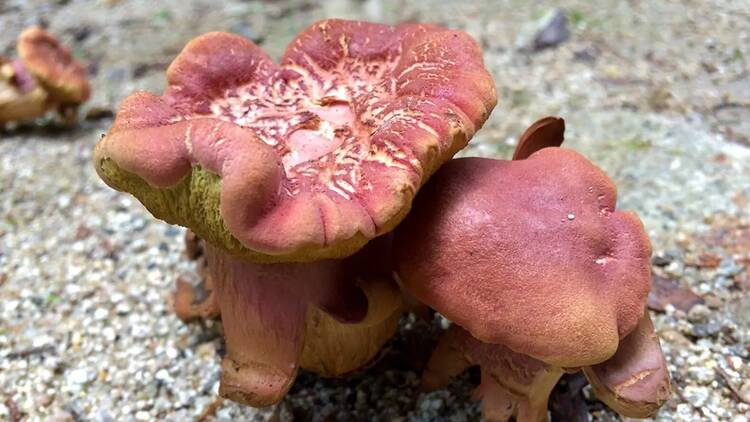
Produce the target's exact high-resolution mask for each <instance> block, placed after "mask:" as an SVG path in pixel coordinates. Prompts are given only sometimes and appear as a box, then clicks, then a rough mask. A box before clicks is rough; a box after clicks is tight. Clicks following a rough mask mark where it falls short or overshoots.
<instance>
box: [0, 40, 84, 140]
mask: <svg viewBox="0 0 750 422" xmlns="http://www.w3.org/2000/svg"><path fill="white" fill-rule="evenodd" d="M16 48H17V51H18V55H19V58H18V59H7V58H2V57H0V126H4V125H5V124H7V123H10V122H25V121H30V120H33V119H36V118H37V117H41V116H43V115H44V114H46V113H47V112H48V111H55V112H57V114H58V115H59V116H60V118H61V119H62V121H63V122H64V123H68V124H69V123H73V122H75V121H76V120H77V117H78V106H79V105H80V104H82V103H83V102H85V101H86V100H87V99H88V98H89V96H90V95H91V88H90V86H89V83H88V81H87V79H86V70H85V68H84V67H83V66H82V65H81V64H80V63H78V62H77V61H76V60H75V59H74V58H73V56H72V54H71V53H70V50H69V49H67V48H65V47H63V46H62V45H61V44H60V43H59V41H58V40H57V39H56V38H55V37H54V36H52V34H50V33H48V32H47V31H45V30H43V29H42V28H39V27H31V28H28V29H26V30H24V31H23V32H22V33H21V35H20V36H19V37H18V43H17V47H16Z"/></svg>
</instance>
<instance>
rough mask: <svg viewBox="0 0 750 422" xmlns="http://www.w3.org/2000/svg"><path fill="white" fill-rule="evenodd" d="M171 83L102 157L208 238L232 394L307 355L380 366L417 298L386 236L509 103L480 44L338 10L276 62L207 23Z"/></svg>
mask: <svg viewBox="0 0 750 422" xmlns="http://www.w3.org/2000/svg"><path fill="white" fill-rule="evenodd" d="M167 82H168V88H167V89H166V91H165V93H164V95H162V96H161V97H159V96H156V95H154V94H150V93H145V92H139V93H135V94H133V95H131V96H130V97H128V98H127V99H126V100H125V101H124V102H123V104H122V105H121V107H120V110H119V112H118V114H117V117H116V119H115V122H114V125H113V127H112V128H111V130H110V131H109V133H108V134H107V135H106V136H105V137H104V138H103V139H102V140H101V142H100V143H99V144H98V145H97V147H96V149H95V151H94V165H95V167H96V170H97V172H98V174H99V175H100V177H101V178H102V179H103V180H104V181H105V182H106V183H107V184H108V185H110V186H111V187H113V188H115V189H118V190H122V191H127V192H130V193H132V194H133V195H135V196H136V197H137V198H138V199H139V200H140V201H141V202H142V203H143V204H144V205H145V206H146V208H148V209H149V210H150V211H151V213H152V214H153V215H154V216H156V217H157V218H160V219H162V220H165V221H167V222H169V223H174V224H180V225H183V226H186V227H189V228H190V229H191V230H193V231H194V232H195V233H196V234H197V235H198V236H199V237H200V238H202V239H204V240H205V244H204V245H205V254H206V260H207V265H208V273H209V275H210V279H211V283H212V287H213V290H212V294H213V298H214V299H213V300H215V303H216V304H218V310H219V312H220V313H221V319H222V322H223V324H224V329H225V337H226V342H227V356H226V358H225V359H224V362H223V364H222V368H223V371H222V379H221V388H220V393H221V394H222V395H223V396H226V397H229V398H231V399H233V400H236V401H240V402H243V403H247V404H250V405H254V406H263V405H267V404H271V403H274V402H276V401H278V400H280V399H281V397H283V395H284V394H285V393H286V391H287V390H288V388H289V387H290V386H291V383H292V382H293V380H294V376H295V374H296V371H297V368H298V367H299V366H302V367H307V368H310V369H313V370H315V371H316V372H318V373H321V374H323V375H334V376H335V375H342V374H345V373H347V372H350V371H352V370H355V369H356V368H358V367H360V366H362V365H364V364H365V363H366V362H367V361H369V360H370V359H371V358H372V357H373V355H374V352H375V351H377V349H378V348H379V347H380V346H381V345H382V344H383V342H384V341H385V340H386V339H387V338H388V337H389V336H390V335H391V334H392V333H393V330H395V327H396V322H397V319H398V317H397V316H395V315H397V314H398V313H399V312H400V307H401V303H400V302H401V300H400V296H399V295H398V294H397V289H396V287H395V284H393V282H392V280H390V277H389V274H390V272H391V267H390V262H389V261H388V259H384V258H387V257H388V255H389V254H388V250H389V248H390V237H387V236H386V237H383V236H382V235H385V234H387V233H388V232H390V231H391V230H392V229H393V228H394V227H395V226H396V225H397V224H398V223H399V222H400V221H401V220H402V219H403V217H404V216H405V215H406V213H407V212H408V210H409V208H410V206H411V202H412V198H413V197H414V195H415V194H416V192H417V190H418V189H419V188H420V187H421V186H422V184H423V183H424V182H425V181H426V180H427V178H428V177H429V176H430V175H431V174H432V173H433V172H434V171H435V170H436V169H437V168H438V167H440V165H442V164H443V163H444V162H445V161H447V160H449V159H450V158H451V157H452V156H453V155H454V154H455V153H456V152H457V151H458V150H460V149H461V148H463V147H464V146H465V145H466V143H467V142H468V141H469V139H470V138H471V136H472V135H473V133H474V132H475V131H476V130H477V129H478V128H479V127H480V126H481V125H482V124H483V123H484V121H485V120H486V118H487V117H488V115H489V113H490V111H491V110H492V108H493V107H494V105H495V102H496V97H495V89H494V84H493V82H492V79H491V77H490V75H489V74H488V73H487V71H486V70H485V69H484V67H483V63H482V57H481V51H480V49H479V47H478V46H477V44H476V42H475V41H474V40H472V39H471V38H470V37H469V36H468V35H466V34H464V33H462V32H456V31H449V30H445V29H442V28H439V27H435V26H427V25H414V24H407V25H400V26H396V27H391V26H385V25H378V24H371V23H365V22H353V21H343V20H326V21H322V22H318V23H316V24H314V25H312V26H311V27H310V28H308V29H307V30H305V31H304V32H302V33H301V34H300V35H299V36H298V37H297V38H296V39H295V40H293V41H292V43H291V44H290V45H289V47H288V48H287V50H286V52H285V53H284V56H283V58H282V60H281V63H280V64H275V63H274V62H273V61H272V60H271V59H270V58H269V57H268V56H267V55H266V54H265V53H263V52H262V51H261V50H260V49H259V48H258V47H257V46H256V45H254V44H253V43H252V42H250V41H248V40H246V39H244V38H242V37H239V36H236V35H231V34H226V33H209V34H206V35H203V36H200V37H198V38H196V39H195V40H193V41H191V42H190V43H188V45H187V46H186V47H185V49H184V50H183V51H182V52H181V53H180V55H179V56H178V57H177V58H176V59H175V60H174V62H173V63H172V64H171V65H170V67H169V69H168V70H167ZM378 236H381V238H380V239H378V240H377V241H372V242H371V240H373V239H375V238H376V237H378ZM368 242H369V243H368ZM183 300H186V302H187V303H192V302H193V300H194V298H191V297H189V296H188V297H187V299H183Z"/></svg>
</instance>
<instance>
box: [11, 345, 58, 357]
mask: <svg viewBox="0 0 750 422" xmlns="http://www.w3.org/2000/svg"><path fill="white" fill-rule="evenodd" d="M54 351H55V348H54V347H53V346H52V345H50V344H48V345H46V346H38V347H31V348H28V349H24V350H19V351H17V352H10V353H8V359H21V358H25V357H29V356H33V355H41V354H44V353H47V352H54Z"/></svg>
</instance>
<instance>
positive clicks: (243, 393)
mask: <svg viewBox="0 0 750 422" xmlns="http://www.w3.org/2000/svg"><path fill="white" fill-rule="evenodd" d="M375 243H376V242H375ZM204 247H205V252H204V253H205V257H206V261H207V263H208V274H207V275H208V276H209V277H210V278H211V280H212V283H213V292H212V293H213V298H214V299H215V303H216V304H217V305H218V308H219V312H220V313H221V320H222V323H223V326H224V335H225V337H226V347H227V355H226V357H225V358H224V361H223V362H222V375H221V385H220V387H219V393H220V394H221V395H222V396H223V397H226V398H229V399H231V400H234V401H237V402H240V403H245V404H249V405H251V406H255V407H262V406H268V405H271V404H274V403H276V402H278V401H280V400H281V399H282V398H283V397H284V395H285V394H286V392H287V391H288V390H289V388H290V387H291V385H292V383H293V381H294V378H295V376H296V372H297V368H298V367H300V366H303V367H305V368H309V369H311V370H313V371H315V372H317V373H319V374H321V375H325V376H339V375H342V374H345V373H347V372H351V371H353V370H355V369H357V368H359V367H361V366H362V365H364V364H365V363H367V362H368V361H370V360H371V359H372V358H373V357H374V356H375V355H376V354H377V352H378V350H380V347H381V346H382V344H383V343H385V341H386V340H387V339H388V338H389V337H390V336H391V335H392V334H393V332H394V331H395V330H396V328H397V325H398V319H399V315H400V309H401V299H400V296H399V293H398V289H397V288H396V285H395V283H393V282H392V281H391V280H388V279H387V278H382V277H375V276H367V277H364V278H360V279H359V280H358V277H359V276H361V275H363V276H364V275H366V274H376V273H378V271H376V269H375V268H372V267H370V266H367V265H366V264H365V263H363V262H362V261H363V260H364V259H366V258H368V257H370V255H371V254H370V252H366V251H363V252H362V253H360V254H357V255H355V256H353V257H351V258H348V259H345V260H323V261H317V262H311V263H282V264H256V263H252V262H249V261H245V260H242V259H238V258H236V257H234V256H232V255H230V254H228V253H226V252H223V251H222V250H220V249H218V248H216V247H213V246H211V245H210V244H208V243H204ZM370 263H372V262H370ZM357 280H358V281H357ZM207 300H210V297H209V299H207Z"/></svg>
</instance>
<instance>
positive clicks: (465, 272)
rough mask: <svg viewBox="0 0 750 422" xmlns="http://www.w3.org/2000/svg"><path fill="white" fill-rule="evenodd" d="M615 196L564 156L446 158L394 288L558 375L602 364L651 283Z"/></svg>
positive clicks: (419, 213) (401, 238)
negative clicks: (555, 370) (565, 370)
mask: <svg viewBox="0 0 750 422" xmlns="http://www.w3.org/2000/svg"><path fill="white" fill-rule="evenodd" d="M616 198H617V196H616V189H615V186H614V185H613V183H612V181H611V180H610V179H609V178H608V177H607V176H606V175H605V174H604V173H603V172H602V171H601V170H600V169H598V168H597V167H596V166H594V165H593V164H592V163H590V162H589V161H587V160H586V159H585V158H584V157H582V156H581V155H580V154H578V153H576V152H573V151H570V150H565V149H561V148H555V147H549V148H544V149H541V150H539V151H538V152H535V153H533V154H532V155H531V156H530V157H529V158H528V159H525V160H520V161H500V160H490V159H482V158H466V159H457V160H453V161H451V162H450V163H448V164H446V165H445V166H444V167H443V168H442V169H441V170H440V172H438V173H437V174H436V175H435V176H434V177H433V179H432V180H431V182H430V183H429V184H428V185H427V186H426V187H425V188H424V189H423V191H422V192H421V193H420V195H419V197H418V198H417V199H416V201H415V205H414V209H413V211H412V212H411V213H410V214H409V216H408V217H407V219H406V220H405V221H404V222H403V224H402V225H401V226H399V229H398V230H397V232H396V240H395V242H394V245H395V246H396V249H397V250H396V262H397V266H398V273H399V275H400V277H401V281H402V285H403V287H405V288H406V290H408V291H409V292H410V293H411V294H412V295H414V296H415V297H416V298H417V299H419V300H421V301H423V302H424V303H426V304H427V305H429V306H431V307H433V308H435V309H436V310H438V311H439V312H441V313H442V314H443V315H445V316H446V317H447V318H448V319H450V320H452V321H453V322H455V323H457V324H459V325H460V326H462V327H464V328H465V329H467V330H468V331H469V332H470V333H471V334H472V335H473V336H474V337H476V338H477V339H478V340H480V341H482V342H485V343H493V344H501V345H505V346H507V347H509V348H510V349H512V350H513V351H515V352H517V353H523V354H526V355H529V356H531V357H533V358H536V359H539V360H541V361H543V362H545V363H547V364H550V365H553V366H556V367H568V368H573V367H580V366H585V365H591V364H596V363H599V362H602V361H604V360H606V359H607V358H609V357H610V356H612V355H613V354H614V353H615V351H616V350H617V347H618V342H619V340H620V339H621V338H623V337H625V336H626V335H627V334H629V333H630V332H631V331H632V330H633V329H634V328H635V327H636V324H637V323H638V321H639V319H640V318H641V316H642V315H643V312H644V303H645V300H646V296H647V294H648V291H649V288H650V284H651V282H650V280H651V267H650V255H651V248H650V244H649V241H648V238H647V236H646V233H645V231H644V229H643V226H642V224H641V222H640V220H639V219H638V217H636V215H635V214H633V213H628V212H619V211H616V210H615V202H616Z"/></svg>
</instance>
